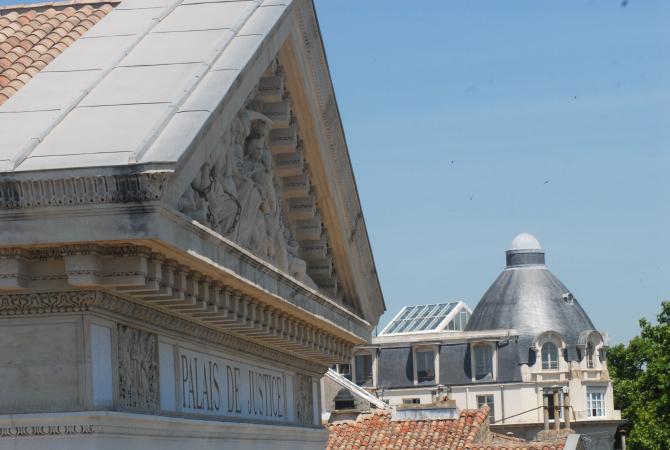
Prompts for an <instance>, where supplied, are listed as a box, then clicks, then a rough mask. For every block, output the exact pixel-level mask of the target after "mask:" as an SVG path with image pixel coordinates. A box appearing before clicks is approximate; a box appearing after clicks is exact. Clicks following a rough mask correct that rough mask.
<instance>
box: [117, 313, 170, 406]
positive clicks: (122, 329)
mask: <svg viewBox="0 0 670 450" xmlns="http://www.w3.org/2000/svg"><path fill="white" fill-rule="evenodd" d="M118 341H119V350H118V355H119V403H120V406H121V407H122V408H127V409H140V410H157V409H158V408H159V406H160V404H159V401H160V400H159V390H158V337H157V336H156V335H155V334H153V333H149V332H147V331H143V330H138V329H135V328H130V327H127V326H125V325H119V327H118Z"/></svg>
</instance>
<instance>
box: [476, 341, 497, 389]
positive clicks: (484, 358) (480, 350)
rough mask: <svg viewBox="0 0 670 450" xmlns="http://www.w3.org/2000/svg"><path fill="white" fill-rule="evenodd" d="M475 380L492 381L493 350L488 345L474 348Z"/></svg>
mask: <svg viewBox="0 0 670 450" xmlns="http://www.w3.org/2000/svg"><path fill="white" fill-rule="evenodd" d="M475 379H476V380H483V379H493V350H491V346H490V345H476V346H475Z"/></svg>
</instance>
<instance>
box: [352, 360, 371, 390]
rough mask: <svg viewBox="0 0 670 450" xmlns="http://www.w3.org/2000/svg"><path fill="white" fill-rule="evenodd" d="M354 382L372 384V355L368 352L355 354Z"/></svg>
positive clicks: (362, 384)
mask: <svg viewBox="0 0 670 450" xmlns="http://www.w3.org/2000/svg"><path fill="white" fill-rule="evenodd" d="M354 365H355V367H356V384H357V385H359V386H371V385H372V355H371V354H369V353H366V354H361V355H356V357H355V360H354Z"/></svg>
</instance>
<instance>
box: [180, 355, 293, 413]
mask: <svg viewBox="0 0 670 450" xmlns="http://www.w3.org/2000/svg"><path fill="white" fill-rule="evenodd" d="M179 359H180V368H179V370H180V375H181V406H182V410H184V411H189V412H193V413H198V414H208V415H218V416H230V417H243V418H248V419H260V420H272V421H286V420H288V418H287V414H286V384H285V376H284V374H283V373H282V372H279V371H276V370H272V369H268V368H264V367H259V366H256V365H250V364H245V363H241V362H239V361H234V360H230V359H224V358H218V357H214V356H211V355H206V354H203V353H198V352H192V351H187V350H182V351H181V354H180V358H179Z"/></svg>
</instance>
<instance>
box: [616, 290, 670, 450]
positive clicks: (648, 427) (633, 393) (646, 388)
mask: <svg viewBox="0 0 670 450" xmlns="http://www.w3.org/2000/svg"><path fill="white" fill-rule="evenodd" d="M657 318H658V323H657V324H652V323H651V322H649V321H648V320H647V319H641V320H640V329H641V332H640V335H639V336H635V337H634V338H633V339H632V340H631V341H630V342H629V343H628V345H624V344H618V345H616V346H615V347H612V348H611V349H610V350H609V352H608V358H607V359H608V366H609V371H610V376H611V377H612V380H613V382H614V403H615V407H616V408H617V409H621V411H622V414H623V417H624V418H625V419H627V420H628V436H629V437H628V438H627V442H628V447H629V449H630V450H668V449H670V301H667V302H663V303H662V304H661V312H660V314H659V315H658V316H657Z"/></svg>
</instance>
